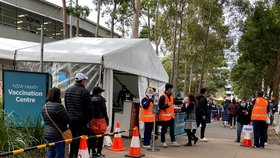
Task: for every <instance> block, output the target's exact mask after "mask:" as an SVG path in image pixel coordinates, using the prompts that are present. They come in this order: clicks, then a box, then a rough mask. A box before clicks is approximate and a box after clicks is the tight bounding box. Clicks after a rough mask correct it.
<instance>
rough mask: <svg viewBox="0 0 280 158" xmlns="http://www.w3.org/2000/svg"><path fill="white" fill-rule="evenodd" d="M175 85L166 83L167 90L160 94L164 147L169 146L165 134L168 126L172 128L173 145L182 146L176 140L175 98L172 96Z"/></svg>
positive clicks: (160, 115)
mask: <svg viewBox="0 0 280 158" xmlns="http://www.w3.org/2000/svg"><path fill="white" fill-rule="evenodd" d="M172 93H173V86H172V85H171V84H169V83H167V84H166V85H165V91H164V93H163V95H161V96H160V99H159V114H158V117H159V120H160V121H161V125H162V128H161V142H162V146H163V147H164V148H167V143H166V142H165V134H166V132H167V128H168V127H169V128H170V130H169V131H170V138H171V143H170V145H171V146H175V147H178V146H180V145H179V144H178V143H177V142H176V140H175V130H174V128H175V123H174V118H175V115H174V99H173V96H172Z"/></svg>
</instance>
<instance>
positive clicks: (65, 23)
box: [62, 0, 68, 39]
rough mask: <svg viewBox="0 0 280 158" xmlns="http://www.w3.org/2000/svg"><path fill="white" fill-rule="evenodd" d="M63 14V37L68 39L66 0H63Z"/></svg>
mask: <svg viewBox="0 0 280 158" xmlns="http://www.w3.org/2000/svg"><path fill="white" fill-rule="evenodd" d="M62 14H63V38H64V39H66V38H68V34H67V33H68V31H67V30H68V27H67V8H66V0H62Z"/></svg>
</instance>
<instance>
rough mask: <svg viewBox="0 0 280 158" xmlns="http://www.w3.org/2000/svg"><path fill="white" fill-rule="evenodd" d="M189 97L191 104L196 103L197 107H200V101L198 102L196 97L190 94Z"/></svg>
mask: <svg viewBox="0 0 280 158" xmlns="http://www.w3.org/2000/svg"><path fill="white" fill-rule="evenodd" d="M188 97H189V99H190V102H194V103H195V106H198V101H197V99H196V97H195V95H194V94H193V93H189V94H188Z"/></svg>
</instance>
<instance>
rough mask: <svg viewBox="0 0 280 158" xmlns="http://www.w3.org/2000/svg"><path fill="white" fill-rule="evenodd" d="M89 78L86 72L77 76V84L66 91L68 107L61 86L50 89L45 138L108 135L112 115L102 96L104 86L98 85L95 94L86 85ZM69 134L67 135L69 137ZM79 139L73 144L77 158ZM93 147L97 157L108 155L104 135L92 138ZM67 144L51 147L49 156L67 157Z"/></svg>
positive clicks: (45, 108) (44, 111)
mask: <svg viewBox="0 0 280 158" xmlns="http://www.w3.org/2000/svg"><path fill="white" fill-rule="evenodd" d="M87 79H88V77H87V76H86V75H84V74H82V73H77V74H76V76H75V81H76V83H75V84H74V86H72V87H70V88H68V89H67V90H66V93H65V99H64V100H65V106H64V105H62V103H61V92H60V89H59V88H51V89H50V90H49V92H48V96H47V103H46V104H45V105H44V106H43V108H42V115H43V118H44V122H45V127H44V137H45V139H46V141H47V142H48V143H51V142H57V141H60V140H63V139H65V138H67V137H68V138H72V137H73V138H74V137H79V136H81V135H96V134H104V133H105V131H106V129H107V125H108V124H109V118H108V115H107V110H106V109H107V108H106V100H105V98H103V97H102V96H101V93H102V92H104V90H103V89H101V88H100V87H94V88H93V91H92V95H90V92H89V91H88V90H87V89H86V88H85V84H86V80H87ZM66 136H67V137H66ZM79 141H80V140H79V139H78V140H73V141H72V142H71V144H70V153H69V158H77V157H78V150H79ZM88 146H89V150H92V156H93V157H95V158H98V157H104V156H105V155H103V154H102V147H103V137H101V138H96V139H88ZM64 156H65V144H63V143H60V144H57V145H55V146H53V147H49V148H48V158H64Z"/></svg>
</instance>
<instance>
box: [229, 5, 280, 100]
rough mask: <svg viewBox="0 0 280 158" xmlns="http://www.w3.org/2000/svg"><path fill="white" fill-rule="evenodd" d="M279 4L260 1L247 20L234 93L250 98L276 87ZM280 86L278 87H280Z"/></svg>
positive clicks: (279, 32)
mask: <svg viewBox="0 0 280 158" xmlns="http://www.w3.org/2000/svg"><path fill="white" fill-rule="evenodd" d="M279 9H280V5H279V4H277V3H275V4H272V3H271V1H260V2H258V3H257V4H256V7H255V8H254V10H253V12H252V13H251V14H250V16H249V17H248V19H247V21H246V23H245V26H244V34H243V36H242V38H241V40H240V42H239V43H238V49H239V52H240V55H241V56H240V59H239V61H238V64H237V65H236V66H235V67H234V69H233V70H232V72H231V80H232V81H233V88H234V90H235V93H236V94H238V95H239V96H240V97H242V98H247V97H249V96H251V95H253V94H255V92H256V91H257V90H260V89H261V84H262V81H263V80H264V83H265V85H264V86H265V88H268V87H269V88H271V89H272V88H273V86H274V84H273V78H274V77H275V76H274V75H275V72H276V63H277V62H276V61H277V53H276V51H275V50H279V48H280V22H279V21H280V16H279V15H280V12H279ZM278 86H279V85H278Z"/></svg>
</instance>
